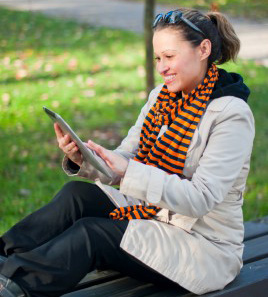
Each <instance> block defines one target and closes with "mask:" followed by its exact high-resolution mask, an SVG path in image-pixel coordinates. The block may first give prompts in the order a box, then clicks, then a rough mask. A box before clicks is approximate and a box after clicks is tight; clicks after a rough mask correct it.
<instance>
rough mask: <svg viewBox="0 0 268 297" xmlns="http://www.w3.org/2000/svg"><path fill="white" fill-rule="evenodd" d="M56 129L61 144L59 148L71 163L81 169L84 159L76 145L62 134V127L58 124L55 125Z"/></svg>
mask: <svg viewBox="0 0 268 297" xmlns="http://www.w3.org/2000/svg"><path fill="white" fill-rule="evenodd" d="M54 129H55V133H56V136H57V140H58V143H59V148H60V149H61V150H62V151H63V152H64V154H65V155H66V156H67V157H68V158H69V159H70V160H71V161H73V162H74V163H76V164H77V165H78V166H80V167H81V166H82V163H83V157H82V154H81V152H80V151H79V148H78V146H77V145H76V143H75V142H74V141H72V140H71V137H70V136H69V135H67V134H64V133H63V132H62V130H61V128H60V126H59V125H58V124H57V123H55V124H54Z"/></svg>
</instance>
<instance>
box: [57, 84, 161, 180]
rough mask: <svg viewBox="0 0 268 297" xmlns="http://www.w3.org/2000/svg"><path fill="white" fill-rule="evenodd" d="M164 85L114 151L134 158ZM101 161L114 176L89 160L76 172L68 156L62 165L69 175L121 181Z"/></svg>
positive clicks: (158, 89) (155, 92)
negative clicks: (148, 118) (144, 122)
mask: <svg viewBox="0 0 268 297" xmlns="http://www.w3.org/2000/svg"><path fill="white" fill-rule="evenodd" d="M161 87H162V85H159V86H157V87H156V88H155V89H153V90H152V91H151V93H150V95H149V99H148V101H147V103H146V104H145V105H144V106H143V108H142V110H141V112H140V114H139V116H138V119H137V121H136V123H135V125H134V126H132V127H131V128H130V130H129V131H128V135H127V136H126V137H125V138H124V139H123V141H122V142H121V144H120V145H119V147H117V148H116V149H115V150H114V153H116V154H119V155H120V156H122V157H124V158H126V159H133V158H134V156H135V154H136V151H137V149H138V144H139V139H140V132H141V128H142V125H143V121H144V119H145V117H146V115H147V113H148V111H149V109H150V108H151V106H152V105H153V104H154V102H155V101H156V98H157V95H158V93H159V92H160V89H161ZM99 162H101V163H103V166H105V167H106V169H107V170H108V171H109V172H110V174H111V176H112V178H111V179H110V178H108V177H106V176H105V175H104V174H102V173H101V172H99V171H98V170H96V169H95V168H94V167H93V166H92V165H91V164H90V163H89V162H86V161H84V162H83V164H82V166H81V167H80V168H79V169H78V170H77V171H76V172H75V171H73V170H72V168H71V167H70V162H69V160H68V158H67V157H64V159H63V163H62V167H63V170H64V171H65V173H66V174H67V175H69V176H79V177H82V178H86V179H90V180H96V179H100V181H101V182H103V183H105V184H109V185H116V184H119V183H120V180H121V177H119V176H118V175H116V174H115V173H113V172H112V171H111V170H110V169H109V167H108V166H107V165H106V164H105V162H104V161H103V160H102V159H101V158H99Z"/></svg>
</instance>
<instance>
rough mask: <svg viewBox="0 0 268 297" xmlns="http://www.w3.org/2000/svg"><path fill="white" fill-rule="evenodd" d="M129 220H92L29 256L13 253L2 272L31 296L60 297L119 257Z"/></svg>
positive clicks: (56, 238) (59, 236) (35, 250)
mask: <svg viewBox="0 0 268 297" xmlns="http://www.w3.org/2000/svg"><path fill="white" fill-rule="evenodd" d="M127 225H128V221H114V220H111V219H107V218H95V217H91V218H90V217H88V218H82V219H80V220H78V221H76V222H75V223H74V224H73V225H72V226H71V227H69V228H68V229H67V230H65V231H64V232H63V233H61V234H60V235H58V236H57V237H55V238H53V239H52V240H50V241H48V242H46V243H44V244H43V245H41V246H39V247H37V248H35V249H33V250H30V251H28V252H25V253H16V254H12V255H11V256H9V257H8V258H7V260H6V261H5V263H4V265H3V266H2V268H1V269H0V273H1V274H2V275H4V276H6V277H8V278H10V279H12V280H13V281H14V282H15V283H16V284H18V285H19V286H20V287H21V288H22V289H24V290H25V291H27V292H28V293H29V294H30V296H38V297H41V296H42V297H43V296H60V295H62V294H63V293H65V292H66V291H68V290H69V289H71V288H73V287H74V286H75V285H76V284H77V283H78V282H79V281H80V280H81V279H82V278H83V277H84V276H85V275H86V274H87V273H88V272H89V271H92V270H94V269H96V268H103V267H104V266H107V264H108V263H106V257H107V256H108V255H109V257H117V254H118V253H120V248H119V245H120V241H121V239H122V237H123V234H124V232H125V230H126V228H127Z"/></svg>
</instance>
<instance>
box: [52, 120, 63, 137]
mask: <svg viewBox="0 0 268 297" xmlns="http://www.w3.org/2000/svg"><path fill="white" fill-rule="evenodd" d="M54 129H55V133H56V135H57V138H61V137H63V136H64V134H63V132H62V130H61V128H60V126H59V125H58V124H57V123H54Z"/></svg>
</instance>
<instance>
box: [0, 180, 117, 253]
mask: <svg viewBox="0 0 268 297" xmlns="http://www.w3.org/2000/svg"><path fill="white" fill-rule="evenodd" d="M114 208H115V206H114V205H113V203H112V202H111V201H110V200H109V198H108V197H107V196H106V194H105V193H104V192H103V191H102V190H101V189H100V188H99V187H98V186H96V185H94V184H90V183H87V182H81V181H72V182H69V183H67V184H65V185H64V187H63V188H62V189H61V190H60V191H59V192H58V193H57V195H56V196H55V197H54V199H53V200H52V201H51V202H49V203H48V204H47V205H45V206H44V207H42V208H41V209H39V210H37V211H35V212H34V213H32V214H31V215H29V216H27V217H26V218H24V219H23V220H22V221H20V222H19V223H17V224H16V225H15V226H13V227H12V228H11V229H10V230H9V231H8V232H6V233H5V234H4V235H3V236H2V237H0V254H1V253H2V254H4V255H11V254H13V253H22V252H26V251H29V250H31V249H34V248H36V247H37V246H39V245H42V244H43V243H45V242H47V241H49V240H50V239H52V238H54V237H55V236H57V235H58V234H60V233H62V232H63V231H64V230H66V229H67V228H69V227H70V226H71V225H72V224H74V223H75V222H76V221H77V220H79V219H80V218H83V217H88V216H89V217H90V216H94V217H108V215H109V212H110V211H112V210H113V209H114Z"/></svg>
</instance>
